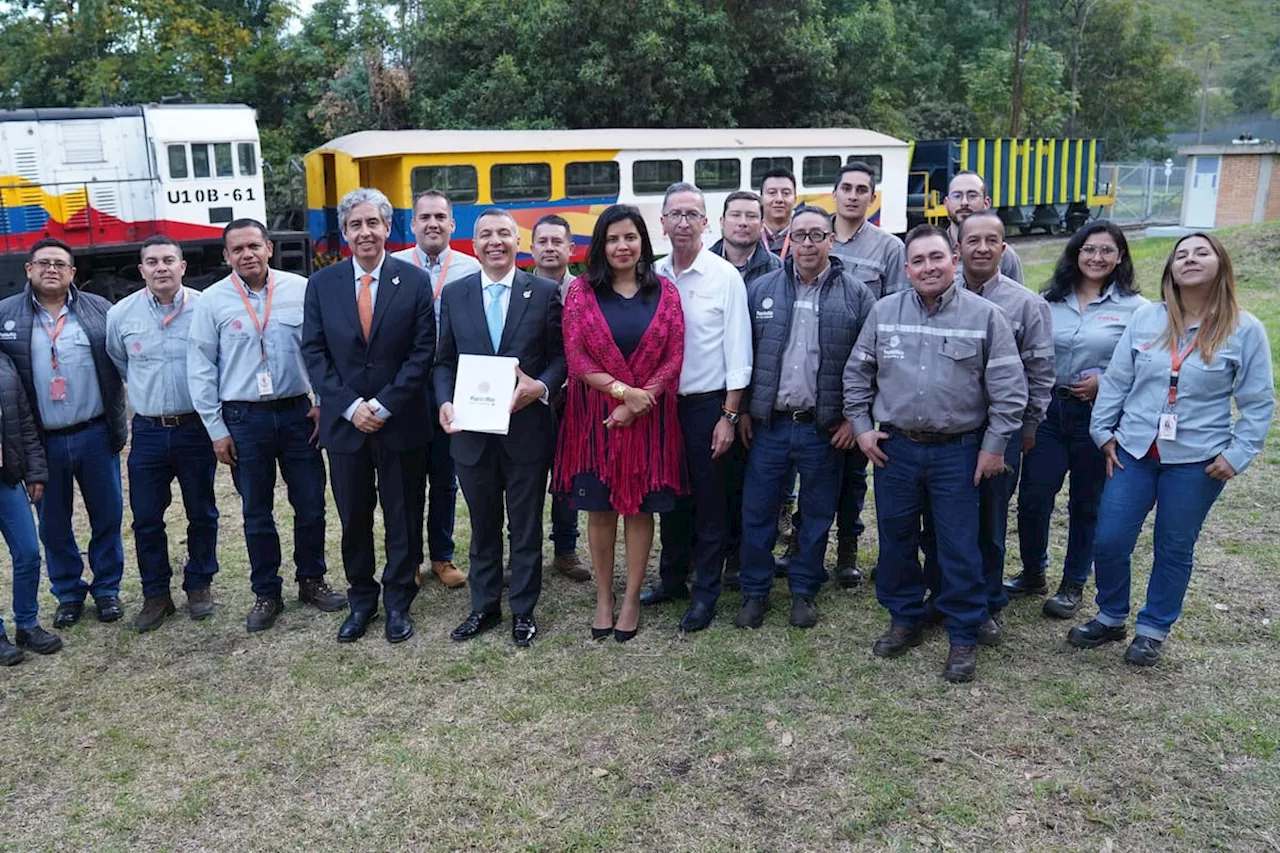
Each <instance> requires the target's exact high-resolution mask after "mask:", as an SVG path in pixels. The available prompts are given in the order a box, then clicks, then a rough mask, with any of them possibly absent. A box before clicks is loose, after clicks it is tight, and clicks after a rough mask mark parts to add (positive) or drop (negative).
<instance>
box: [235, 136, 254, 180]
mask: <svg viewBox="0 0 1280 853" xmlns="http://www.w3.org/2000/svg"><path fill="white" fill-rule="evenodd" d="M236 151H237V152H238V153H239V155H240V176H241V177H245V178H247V177H249V176H250V175H256V174H258V155H257V152H256V151H254V150H253V143H252V142H241V143H240V144H239V145H237V146H236Z"/></svg>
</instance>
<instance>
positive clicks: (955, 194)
mask: <svg viewBox="0 0 1280 853" xmlns="http://www.w3.org/2000/svg"><path fill="white" fill-rule="evenodd" d="M942 203H943V206H945V207H946V208H947V218H948V219H950V220H951V224H950V225H949V226H947V234H948V236H950V237H951V244H952V245H953V246H957V247H959V245H960V225H961V224H962V223H963V222H964V221H965V220H966V219H968V218H969V217H970V216H971V215H973V214H975V213H983V212H985V211H988V210H990V209H991V196H989V195H987V184H986V182H985V181H984V180H982V176H981V175H979V174H978V173H977V172H972V171H970V170H968V169H965V170H964V171H963V172H956V174H955V176H954V177H953V178H952V179H951V186H949V187H947V197H946V198H945V199H944V200H943V202H942ZM962 272H964V259H963V258H961V262H960V263H959V264H957V265H956V273H957V274H959V273H962ZM1000 274H1001V275H1003V276H1006V277H1008V278H1011V279H1013V280H1014V281H1016V282H1017V283H1018V284H1025V282H1024V281H1023V279H1022V259H1021V258H1019V257H1018V253H1017V252H1015V251H1014V250H1013V247H1012V246H1010V245H1008V244H1005V247H1004V252H1003V254H1001V255H1000Z"/></svg>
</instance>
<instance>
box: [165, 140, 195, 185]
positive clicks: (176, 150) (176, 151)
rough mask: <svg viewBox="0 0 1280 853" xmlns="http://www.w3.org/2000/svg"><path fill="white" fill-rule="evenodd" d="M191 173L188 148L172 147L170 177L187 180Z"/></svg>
mask: <svg viewBox="0 0 1280 853" xmlns="http://www.w3.org/2000/svg"><path fill="white" fill-rule="evenodd" d="M189 174H190V172H188V170H187V146H185V145H170V146H169V177H170V178H175V179H176V178H185V177H187V175H189Z"/></svg>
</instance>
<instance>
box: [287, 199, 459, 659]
mask: <svg viewBox="0 0 1280 853" xmlns="http://www.w3.org/2000/svg"><path fill="white" fill-rule="evenodd" d="M391 217H392V208H391V203H390V202H389V201H388V200H387V197H386V196H385V195H383V194H382V193H381V192H379V191H377V190H373V189H364V188H362V189H357V190H352V191H351V192H349V193H347V195H346V196H345V197H343V199H342V201H340V202H339V203H338V226H339V228H340V229H341V230H342V234H343V236H344V237H345V238H346V241H347V244H348V245H349V246H350V247H351V260H349V261H343V262H342V263H339V264H335V265H333V266H330V267H325V268H324V269H322V270H320V271H319V272H317V273H316V274H315V275H313V276H312V277H311V280H310V281H309V282H308V284H307V295H306V302H305V312H304V321H303V335H302V353H303V357H304V358H305V359H306V363H307V372H308V373H309V374H310V375H311V384H312V385H313V386H314V387H315V390H316V392H317V393H318V394H319V395H320V443H321V445H322V446H323V447H324V448H325V449H326V450H327V451H328V454H329V473H330V479H331V482H332V484H333V498H334V502H335V503H336V504H337V505H338V515H339V516H340V517H341V519H342V563H343V567H344V568H345V569H346V573H347V583H348V584H350V589H349V590H348V592H347V598H348V601H349V602H350V604H351V614H350V615H349V616H348V617H347V619H346V621H344V622H343V623H342V627H341V628H340V629H339V630H338V642H340V643H350V642H354V641H356V640H358V639H360V638H361V637H362V636H364V633H365V631H366V630H367V629H368V626H369V623H370V622H371V621H372V620H373V619H374V618H375V617H376V616H377V615H378V582H377V580H376V579H375V577H374V564H373V560H374V556H373V509H374V507H375V506H377V504H378V501H379V500H381V502H382V517H383V521H384V524H385V527H386V554H387V564H386V568H384V569H383V572H382V597H383V604H384V606H385V607H386V610H387V625H386V633H387V640H388V642H392V643H399V642H403V641H404V640H407V639H409V637H411V636H412V635H413V620H412V619H411V618H410V616H409V606H410V605H411V604H412V603H413V599H414V595H415V594H416V592H417V587H416V585H415V584H414V569H415V568H416V556H415V555H416V554H417V553H418V552H419V551H420V550H421V548H422V542H421V537H422V527H421V524H420V523H418V522H417V521H416V519H417V518H418V505H417V501H419V500H420V499H421V497H420V496H421V495H422V490H423V484H424V479H423V478H424V477H425V476H426V467H427V450H428V447H429V445H430V441H431V407H430V405H429V403H428V394H427V382H428V381H429V379H430V371H431V360H432V358H433V357H434V355H435V331H436V325H435V314H434V311H433V306H432V301H433V300H432V295H431V281H430V279H429V278H428V277H427V274H426V273H424V272H423V271H422V270H420V269H418V268H417V267H415V266H413V265H412V264H407V263H405V262H404V261H399V260H396V259H395V258H393V257H391V256H389V255H388V254H387V253H386V243H387V236H388V234H390V231H391ZM375 483H376V485H375Z"/></svg>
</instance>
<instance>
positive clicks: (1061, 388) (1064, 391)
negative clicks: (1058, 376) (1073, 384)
mask: <svg viewBox="0 0 1280 853" xmlns="http://www.w3.org/2000/svg"><path fill="white" fill-rule="evenodd" d="M1053 396H1055V397H1057V398H1058V399H1059V400H1073V399H1075V395H1074V394H1072V393H1071V388H1070V386H1068V385H1055V386H1053Z"/></svg>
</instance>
